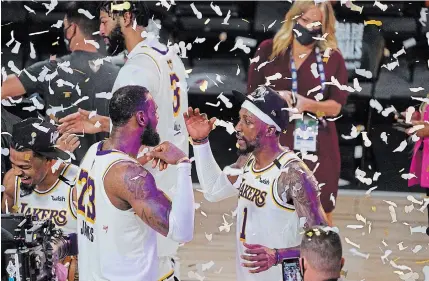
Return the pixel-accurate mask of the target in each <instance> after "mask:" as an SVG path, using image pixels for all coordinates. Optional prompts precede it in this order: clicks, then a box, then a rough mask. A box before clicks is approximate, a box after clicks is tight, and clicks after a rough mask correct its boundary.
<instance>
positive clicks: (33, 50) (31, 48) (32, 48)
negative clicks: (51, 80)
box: [30, 42, 36, 60]
mask: <svg viewBox="0 0 429 281" xmlns="http://www.w3.org/2000/svg"><path fill="white" fill-rule="evenodd" d="M30 58H32V59H33V60H34V59H35V58H36V50H35V49H34V44H33V42H30Z"/></svg>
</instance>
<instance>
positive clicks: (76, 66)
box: [1, 1, 119, 164]
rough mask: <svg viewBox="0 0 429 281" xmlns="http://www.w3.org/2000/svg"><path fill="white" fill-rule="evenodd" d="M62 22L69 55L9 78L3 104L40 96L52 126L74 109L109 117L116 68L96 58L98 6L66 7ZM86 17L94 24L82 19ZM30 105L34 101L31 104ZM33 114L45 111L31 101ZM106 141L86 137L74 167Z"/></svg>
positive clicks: (80, 3)
mask: <svg viewBox="0 0 429 281" xmlns="http://www.w3.org/2000/svg"><path fill="white" fill-rule="evenodd" d="M65 5H66V15H65V17H64V29H63V31H64V39H65V41H66V43H68V44H67V45H68V48H69V49H70V51H71V54H70V55H67V56H63V57H60V58H55V57H51V58H50V59H49V60H46V61H41V62H38V63H35V64H33V65H31V66H30V67H28V68H26V69H25V70H24V71H23V73H22V75H20V76H19V77H18V76H16V75H9V76H8V78H7V80H6V81H5V82H4V83H3V85H2V93H1V97H2V99H4V98H6V97H18V96H22V95H25V96H26V97H28V96H30V95H32V94H33V93H38V94H39V95H40V96H41V97H42V99H43V101H44V102H45V109H46V115H47V116H49V117H50V118H51V119H53V120H54V121H55V122H58V120H59V119H60V118H62V117H64V116H67V115H69V114H72V113H75V112H77V110H78V107H80V108H83V109H86V110H89V111H97V114H101V115H108V101H109V98H110V90H111V89H112V87H113V83H114V81H115V79H116V76H117V75H118V72H119V68H118V67H116V66H114V65H113V64H112V63H111V62H109V61H107V60H106V59H105V58H103V56H102V54H101V53H100V52H98V50H97V48H99V45H98V44H97V37H95V36H94V35H93V34H94V33H95V32H97V31H98V26H99V19H98V17H99V16H98V11H97V8H98V4H97V3H96V2H87V1H77V2H68V3H66V4H65ZM80 9H83V10H85V11H87V12H89V13H90V14H91V15H92V16H94V18H93V19H89V17H88V16H87V15H86V14H85V13H80V12H79V10H80ZM33 101H34V100H33ZM34 106H35V107H36V108H37V109H39V110H40V109H41V108H43V105H41V104H40V103H38V102H36V101H34ZM105 136H106V135H105V134H97V135H90V134H85V135H84V136H82V137H81V139H80V143H81V146H80V147H79V148H78V149H76V151H75V153H74V154H75V157H76V160H75V161H74V163H75V164H79V162H80V161H81V159H82V158H83V156H84V155H85V153H86V151H87V150H88V148H89V147H90V146H91V145H92V144H93V143H95V142H97V141H100V140H102V139H103V138H104V137H105Z"/></svg>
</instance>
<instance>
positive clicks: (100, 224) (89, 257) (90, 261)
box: [76, 142, 158, 281]
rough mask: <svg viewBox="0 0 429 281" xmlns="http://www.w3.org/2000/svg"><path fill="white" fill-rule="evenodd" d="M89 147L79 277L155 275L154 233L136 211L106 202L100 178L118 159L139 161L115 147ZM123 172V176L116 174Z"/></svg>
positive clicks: (82, 181)
mask: <svg viewBox="0 0 429 281" xmlns="http://www.w3.org/2000/svg"><path fill="white" fill-rule="evenodd" d="M102 144H103V143H102V142H99V143H96V144H94V145H93V146H91V148H90V149H89V150H88V152H87V154H86V155H85V158H84V159H83V161H82V164H81V166H80V168H81V170H80V173H79V176H78V181H77V184H76V187H77V191H78V192H77V193H78V202H77V205H78V207H77V209H78V211H77V217H78V243H79V278H80V280H88V281H94V280H95V281H98V280H118V281H120V280H124V281H125V280H127V281H143V280H156V277H157V269H158V264H157V259H156V250H157V249H156V236H155V231H154V230H153V229H152V228H150V227H149V226H148V225H146V224H145V223H144V222H143V221H142V220H141V219H140V217H138V216H137V215H136V214H135V212H134V210H132V209H130V210H125V211H123V210H119V209H117V208H116V207H115V206H114V205H113V204H112V203H111V201H110V199H109V197H108V195H107V193H106V191H105V188H104V178H105V176H106V174H107V173H108V172H109V170H110V169H111V168H112V167H113V166H114V165H115V164H118V163H120V162H133V163H136V164H137V165H139V164H138V162H137V161H136V160H135V159H134V158H131V157H130V156H128V155H127V154H125V153H122V152H120V151H116V150H105V151H104V150H101V148H102ZM118 176H122V175H118Z"/></svg>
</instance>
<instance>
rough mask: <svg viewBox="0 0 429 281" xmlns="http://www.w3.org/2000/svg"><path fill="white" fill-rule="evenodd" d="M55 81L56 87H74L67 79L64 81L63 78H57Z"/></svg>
mask: <svg viewBox="0 0 429 281" xmlns="http://www.w3.org/2000/svg"><path fill="white" fill-rule="evenodd" d="M55 82H56V83H57V87H58V88H60V87H64V86H69V87H71V88H72V89H74V87H75V86H74V85H73V84H72V83H71V82H69V81H65V80H63V79H58V80H56V81H55Z"/></svg>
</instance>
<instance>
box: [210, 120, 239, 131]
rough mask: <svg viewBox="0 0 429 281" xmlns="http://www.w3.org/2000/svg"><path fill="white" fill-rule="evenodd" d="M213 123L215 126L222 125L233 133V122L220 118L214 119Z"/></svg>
mask: <svg viewBox="0 0 429 281" xmlns="http://www.w3.org/2000/svg"><path fill="white" fill-rule="evenodd" d="M215 125H216V126H221V127H224V128H225V129H226V131H227V132H228V133H229V134H230V135H232V134H233V133H235V128H234V124H232V123H231V122H228V121H223V120H220V119H216V121H215Z"/></svg>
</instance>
